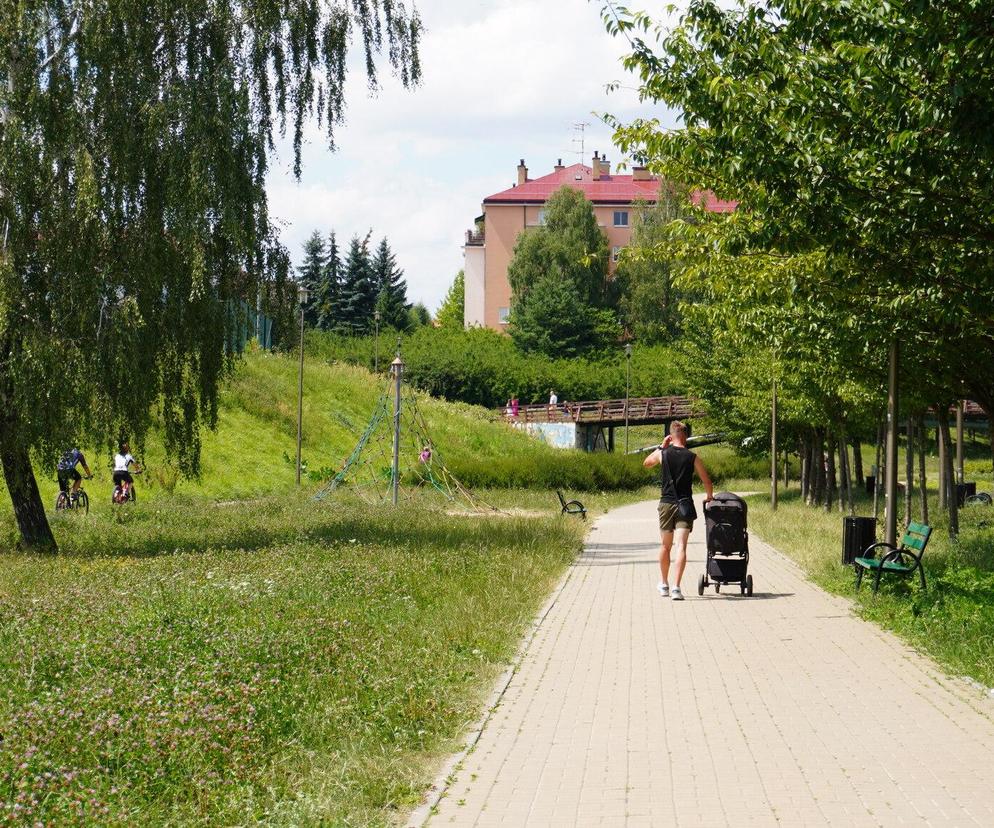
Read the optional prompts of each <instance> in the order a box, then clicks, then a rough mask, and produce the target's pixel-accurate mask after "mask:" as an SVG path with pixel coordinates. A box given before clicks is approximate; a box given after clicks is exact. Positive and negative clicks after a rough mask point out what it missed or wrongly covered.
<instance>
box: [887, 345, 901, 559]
mask: <svg viewBox="0 0 994 828" xmlns="http://www.w3.org/2000/svg"><path fill="white" fill-rule="evenodd" d="M899 358H900V354H899V351H898V344H897V338H896V337H895V338H894V339H892V340H891V343H890V365H889V370H888V372H887V451H886V461H885V462H886V464H887V467H886V474H887V482H886V494H887V501H886V506H885V512H884V540H885V541H887V543H890V544H894V545H896V544H897V428H898V426H897V412H898V396H897V393H898V389H897V367H898V360H899Z"/></svg>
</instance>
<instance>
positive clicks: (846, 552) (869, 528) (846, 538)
mask: <svg viewBox="0 0 994 828" xmlns="http://www.w3.org/2000/svg"><path fill="white" fill-rule="evenodd" d="M876 542H877V522H876V520H874V519H873V518H871V517H846V518H842V563H843V565H845V566H851V565H852V562H853V560H854V559H856V558H858V557H859V556H860V555H862V554H863V553H864V552H865V551H866V549H867V547H870V546H873V544H875V543H876Z"/></svg>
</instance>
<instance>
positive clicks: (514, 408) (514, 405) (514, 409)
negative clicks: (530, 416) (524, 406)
mask: <svg viewBox="0 0 994 828" xmlns="http://www.w3.org/2000/svg"><path fill="white" fill-rule="evenodd" d="M520 410H521V405H520V404H519V403H518V398H517V397H511V416H512V417H513V418H515V419H517V418H518V412H519V411H520Z"/></svg>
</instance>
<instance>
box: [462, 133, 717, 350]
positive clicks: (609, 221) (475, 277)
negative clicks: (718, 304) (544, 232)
mask: <svg viewBox="0 0 994 828" xmlns="http://www.w3.org/2000/svg"><path fill="white" fill-rule="evenodd" d="M517 172H518V180H517V183H516V184H515V185H514V186H512V187H511V188H510V189H507V190H503V191H502V192H499V193H494V194H493V195H491V196H487V197H486V198H485V199H483V212H482V215H480V216H479V217H478V218H477V219H476V222H475V227H474V229H473V230H469V231H467V233H466V242H465V246H464V248H463V252H464V256H465V264H464V269H465V274H466V295H465V300H466V301H465V307H466V311H465V320H466V325H467V326H469V325H483V326H486V327H488V328H493V329H494V330H498V331H502V330H504V328H505V327H506V325H507V316H508V313H509V311H510V307H511V286H510V284H509V283H508V280H507V266H508V264H509V263H510V261H511V257H512V256H513V254H514V245H515V243H516V242H517V239H518V235H519V234H520V233H522V232H524V231H525V230H527V229H528V228H529V227H538V226H540V225H541V224H542V223H543V220H544V211H545V202H546V201H547V200H548V198H549V196H551V195H552V194H553V193H554V192H555V191H556V190H558V189H559V188H560V187H562V186H564V185H565V186H567V187H573V188H574V189H577V190H580V191H581V192H582V193H583V194H584V195H585V196H586V197H587V199H588V200H589V201H590V202H591V203H592V204H593V207H594V215H595V216H596V217H597V223H598V224H599V225H600V227H601V229H602V230H603V231H604V233H605V234H606V235H607V238H608V245H609V247H610V250H611V261H610V265H609V268H610V270H611V271H613V270H614V267H615V263H616V262H617V260H618V255H619V253H620V251H621V249H622V248H624V247H625V246H627V245H628V243H629V242H630V241H631V236H632V224H633V221H634V216H633V214H632V204H633V203H634V202H635V201H637V200H641V201H645V202H649V203H652V202H654V201H655V200H656V195H657V193H658V192H659V179H658V178H656V177H654V176H652V175H650V174H649V171H648V170H647V169H645V168H644V167H634V168H633V169H632V173H631V175H612V174H611V164H610V162H609V161H608V159H607V158H605V157H602V156H601V155H600V153H599V152H595V153H594V156H593V159H592V160H591V164H590V166H589V167H588V166H586V165H585V164H572V165H570V166H568V167H567V166H563V163H562V159H560V160H559V161H558V162H557V163H556V165H555V167H553V169H552V172H551V173H549V174H548V175H543V176H542V177H541V178H529V177H528V167H526V166H525V161H524V159H523V158H522V159H521V161H520V163H519V164H518V170H517ZM702 198H703V199H704V200H705V205H706V207H707V209H709V210H714V211H715V212H729V211H731V210H733V209H734V208H735V205H734V202H723V201H719V200H718V199H716V198H715V197H714V195H713V194H711V193H704V194H703V195H702Z"/></svg>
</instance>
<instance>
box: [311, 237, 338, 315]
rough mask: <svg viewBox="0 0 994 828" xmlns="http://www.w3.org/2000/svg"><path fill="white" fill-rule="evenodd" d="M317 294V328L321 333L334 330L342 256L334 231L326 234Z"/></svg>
mask: <svg viewBox="0 0 994 828" xmlns="http://www.w3.org/2000/svg"><path fill="white" fill-rule="evenodd" d="M317 292H318V296H317V310H318V318H317V326H318V328H320V329H321V330H323V331H330V330H334V328H335V327H336V324H337V322H338V317H339V316H340V314H341V299H342V296H341V294H342V256H341V251H340V250H339V249H338V239H337V237H336V236H335V231H334V230H332V231H331V232H330V233H329V234H328V246H327V248H326V249H325V258H324V270H323V271H322V272H321V281H320V283H319V285H318V291H317Z"/></svg>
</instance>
